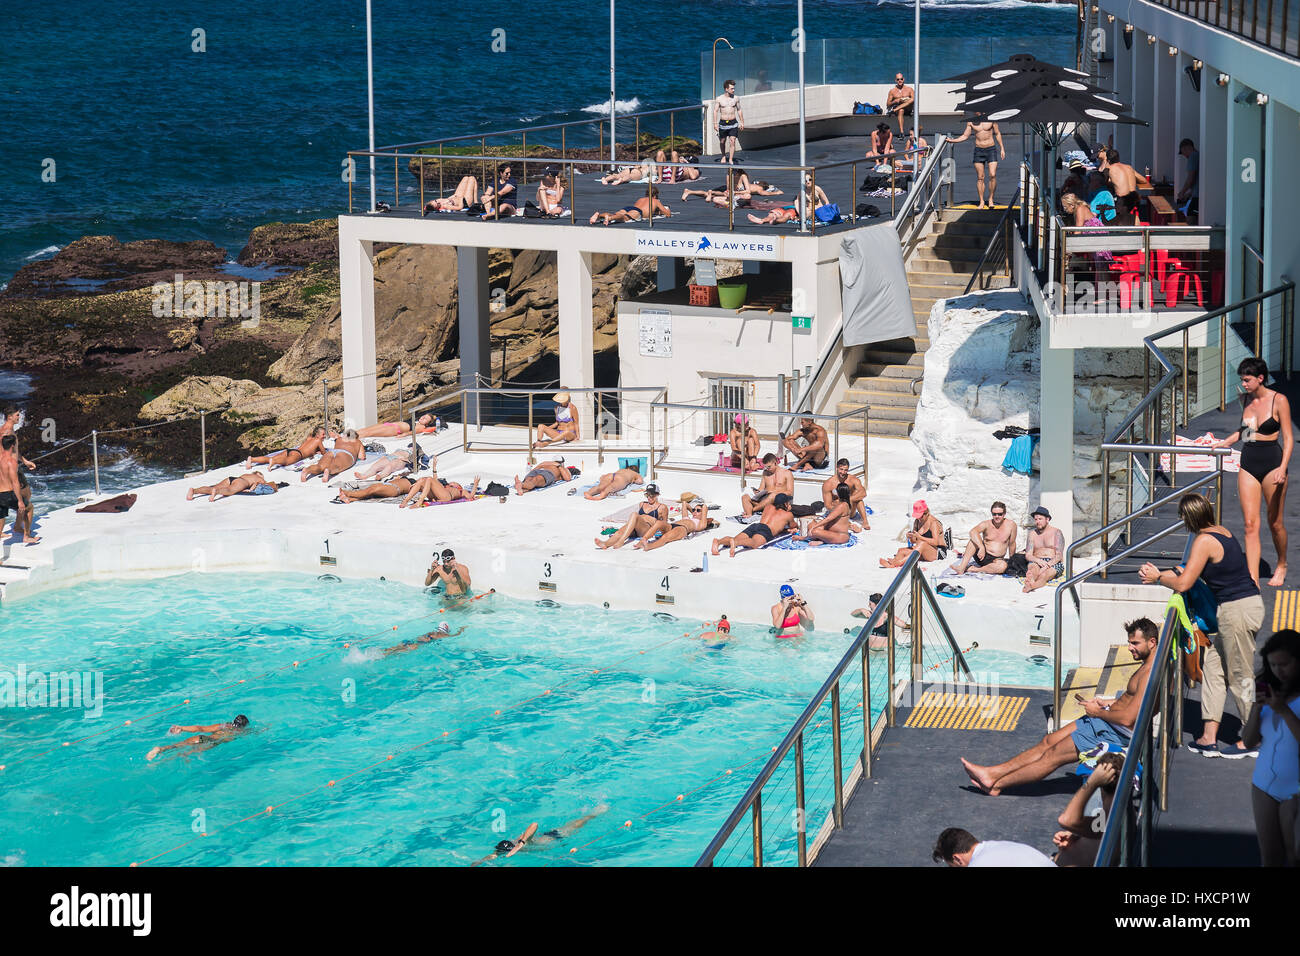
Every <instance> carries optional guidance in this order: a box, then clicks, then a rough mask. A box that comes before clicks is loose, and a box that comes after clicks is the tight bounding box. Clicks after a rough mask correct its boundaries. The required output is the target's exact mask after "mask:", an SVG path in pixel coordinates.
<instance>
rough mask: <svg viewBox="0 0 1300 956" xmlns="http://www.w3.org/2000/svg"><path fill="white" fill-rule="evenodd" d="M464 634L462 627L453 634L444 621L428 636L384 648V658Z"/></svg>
mask: <svg viewBox="0 0 1300 956" xmlns="http://www.w3.org/2000/svg"><path fill="white" fill-rule="evenodd" d="M464 633H465V628H463V627H462V628H461V629H460V630H459V631H455V632H453V631H452V629H451V625H450V624H448V623H447V622H446V621H443V622H442V623H441V624H439V625H438V627H437V629H436V630H433V631H430V632H429V633H428V634H421V635H420V636H419V637H417V638H416V639H415V640H413V641H402V643H400V644H394V645H393V646H392V647H385V648H384V656H385V657H392V656H393V655H394V654H405V653H406V652H407V651H413V650H415V649H416V648H417V647H419V646H420V645H421V644H429V643H431V642H433V641H440V640H442V639H443V638H444V637H460V636H461V635H462V634H464Z"/></svg>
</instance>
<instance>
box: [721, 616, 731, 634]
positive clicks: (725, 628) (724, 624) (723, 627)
mask: <svg viewBox="0 0 1300 956" xmlns="http://www.w3.org/2000/svg"><path fill="white" fill-rule="evenodd" d="M718 630H719V631H730V630H731V622H730V621H728V620H727V615H725V614H724V615H722V620H720V621H718Z"/></svg>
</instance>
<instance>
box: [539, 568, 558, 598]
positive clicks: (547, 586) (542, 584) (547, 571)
mask: <svg viewBox="0 0 1300 956" xmlns="http://www.w3.org/2000/svg"><path fill="white" fill-rule="evenodd" d="M551 574H552V572H551V562H550V561H546V562H544V563H543V564H542V577H543V578H549V577H550V576H551ZM537 590H539V591H551V592H555V590H556V586H555V582H554V581H538V582H537Z"/></svg>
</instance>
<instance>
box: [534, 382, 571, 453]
mask: <svg viewBox="0 0 1300 956" xmlns="http://www.w3.org/2000/svg"><path fill="white" fill-rule="evenodd" d="M551 401H553V402H555V424H554V425H538V426H537V439H536V441H534V442H533V445H535V446H536V447H538V448H545V447H546V446H547V445H550V444H553V443H555V442H562V441H577V440H578V439H579V438H581V437H582V430H581V429H580V428H579V427H578V406H577V405H575V404H573V396H571V395H570V394H569V393H568V392H556V393H555V394H554V395H553V396H551Z"/></svg>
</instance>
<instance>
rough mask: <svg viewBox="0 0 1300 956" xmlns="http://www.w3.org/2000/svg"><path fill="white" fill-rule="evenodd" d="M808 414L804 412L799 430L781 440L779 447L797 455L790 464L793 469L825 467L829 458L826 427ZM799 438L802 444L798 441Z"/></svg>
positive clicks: (828, 441)
mask: <svg viewBox="0 0 1300 956" xmlns="http://www.w3.org/2000/svg"><path fill="white" fill-rule="evenodd" d="M809 414H810V413H809V412H804V413H803V417H801V418H800V419H799V430H798V431H796V432H793V433H792V434H791V435H790V436H789V437H788V438H786V439H785V440H784V441H782V442H781V447H783V448H786V449H788V450H790V451H792V452H794V454H795V455H797V456H798V458H797V459H796V460H795V463H794V464H793V465H791V466H790V468H791V469H792V470H794V471H812V470H813V469H814V468H825V467H826V464H827V461H828V460H829V458H828V455H827V451H828V450H829V448H830V440H829V439H828V438H827V437H826V429H824V428H822V427H821V426H820V425H818V424H817V423H816V422H815V421H813V420H812V418H810V417H808V416H809ZM801 440H802V441H803V444H800V443H799V442H800V441H801Z"/></svg>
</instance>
